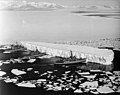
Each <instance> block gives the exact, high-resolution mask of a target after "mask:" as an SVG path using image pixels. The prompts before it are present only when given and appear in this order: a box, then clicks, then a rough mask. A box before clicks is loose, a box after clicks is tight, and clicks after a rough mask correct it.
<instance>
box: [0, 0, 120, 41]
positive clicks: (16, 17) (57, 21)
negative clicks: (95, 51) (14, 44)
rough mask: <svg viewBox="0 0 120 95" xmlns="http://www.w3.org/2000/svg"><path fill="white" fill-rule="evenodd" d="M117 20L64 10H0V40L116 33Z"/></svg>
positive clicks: (91, 0) (89, 0) (78, 0)
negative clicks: (81, 14) (80, 14)
mask: <svg viewBox="0 0 120 95" xmlns="http://www.w3.org/2000/svg"><path fill="white" fill-rule="evenodd" d="M9 1H10V0H9ZM26 1H36V2H37V1H41V2H42V1H44V2H48V1H49V2H53V3H57V4H60V5H79V4H85V5H90V4H93V5H97V4H98V5H100V4H109V5H110V4H111V5H114V4H118V3H117V1H116V2H115V0H26ZM95 1H96V2H95ZM108 1H112V2H108ZM113 1H114V2H113ZM100 2H101V3H100ZM119 24H120V20H117V19H110V18H101V17H87V16H79V15H75V14H72V13H71V12H65V11H50V12H43V11H36V12H35V11H34V12H33V11H4V12H1V11H0V33H1V34H0V41H16V40H28V41H60V40H86V39H96V38H101V37H116V36H119V33H120V32H119V30H120V27H119Z"/></svg>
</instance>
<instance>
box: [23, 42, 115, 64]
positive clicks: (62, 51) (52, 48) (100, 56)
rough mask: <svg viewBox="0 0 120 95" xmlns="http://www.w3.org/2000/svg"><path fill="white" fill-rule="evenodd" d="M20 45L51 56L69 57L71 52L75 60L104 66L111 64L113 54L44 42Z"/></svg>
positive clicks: (84, 47) (94, 49) (85, 47)
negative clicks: (84, 59) (78, 59)
mask: <svg viewBox="0 0 120 95" xmlns="http://www.w3.org/2000/svg"><path fill="white" fill-rule="evenodd" d="M21 45H23V46H24V47H26V48H27V49H29V50H33V51H35V50H38V51H39V52H42V53H46V54H48V55H51V56H60V57H70V56H71V52H70V51H72V54H73V56H75V57H76V58H86V59H87V61H89V62H95V63H100V64H104V65H110V64H112V61H113V58H114V53H113V51H112V50H107V49H98V48H93V47H87V46H77V45H64V44H53V43H44V42H25V41H22V42H21Z"/></svg>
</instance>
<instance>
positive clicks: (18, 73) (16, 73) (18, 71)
mask: <svg viewBox="0 0 120 95" xmlns="http://www.w3.org/2000/svg"><path fill="white" fill-rule="evenodd" d="M11 72H12V73H13V74H15V75H22V74H26V72H25V71H21V70H18V69H12V71H11Z"/></svg>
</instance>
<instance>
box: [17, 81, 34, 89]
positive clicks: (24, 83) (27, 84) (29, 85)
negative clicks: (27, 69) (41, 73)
mask: <svg viewBox="0 0 120 95" xmlns="http://www.w3.org/2000/svg"><path fill="white" fill-rule="evenodd" d="M16 85H17V86H19V87H28V88H35V87H36V86H35V84H32V83H30V82H21V83H18V84H16Z"/></svg>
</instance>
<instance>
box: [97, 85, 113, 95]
mask: <svg viewBox="0 0 120 95" xmlns="http://www.w3.org/2000/svg"><path fill="white" fill-rule="evenodd" d="M97 91H98V92H100V93H113V92H114V91H113V90H112V89H111V88H109V87H105V86H103V87H102V86H101V87H99V88H98V89H97Z"/></svg>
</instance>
